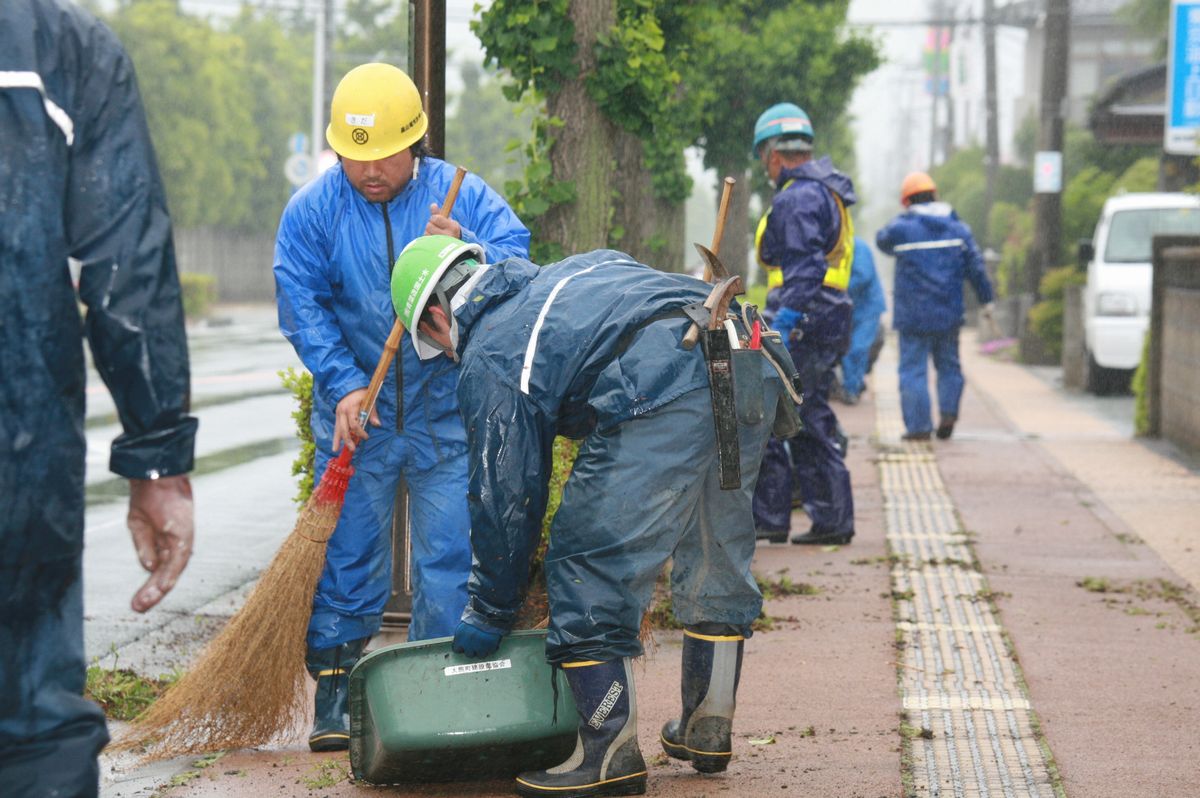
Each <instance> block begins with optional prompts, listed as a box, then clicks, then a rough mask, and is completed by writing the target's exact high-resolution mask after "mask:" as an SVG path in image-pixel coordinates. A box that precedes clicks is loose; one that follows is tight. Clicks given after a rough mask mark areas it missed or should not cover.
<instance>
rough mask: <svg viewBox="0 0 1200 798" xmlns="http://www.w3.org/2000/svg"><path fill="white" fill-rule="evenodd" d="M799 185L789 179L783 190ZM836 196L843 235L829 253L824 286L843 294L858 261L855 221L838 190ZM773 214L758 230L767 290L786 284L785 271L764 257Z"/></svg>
mask: <svg viewBox="0 0 1200 798" xmlns="http://www.w3.org/2000/svg"><path fill="white" fill-rule="evenodd" d="M794 182H796V181H795V179H794V178H793V179H791V180H788V181H787V182H786V183H784V184H783V188H781V189H779V190H780V191H787V187H788V186H790V185H791V184H792V183H794ZM829 193H830V194H832V195H833V201H834V202H836V203H837V208H838V216H839V217H841V222H842V224H841V232H840V233H839V234H838V240H837V241H836V242H835V243H834V245H833V249H831V250H829V251H828V252H826V253H825V263H826V264H828V268H826V269H825V280H824V281H823V284H824V285H827V286H829V287H830V288H836V289H837V290H839V291H845V290H846V289H847V288H849V286H850V264H851V263H853V261H854V220H853V219H851V218H850V214H849V213H847V212H846V204H845V203H844V202H842V198H841V197H839V196H838V194H837V192H836V191H830V192H829ZM770 215H771V208H767V212H766V213H764V214H763V216H762V218H761V219H759V220H758V229H757V230H755V231H754V254H755V256H756V257H757V258H758V263H759V265H760V266H762V267H763V269H764V270H765V271H766V273H767V290H770V289H772V288H779V287H780V286H781V285H783V268H782V267H780V266H775V265H772V264H770V263H767V262H766V261H765V260H763V256H762V240H763V234H764V233H766V230H767V217H769V216H770Z"/></svg>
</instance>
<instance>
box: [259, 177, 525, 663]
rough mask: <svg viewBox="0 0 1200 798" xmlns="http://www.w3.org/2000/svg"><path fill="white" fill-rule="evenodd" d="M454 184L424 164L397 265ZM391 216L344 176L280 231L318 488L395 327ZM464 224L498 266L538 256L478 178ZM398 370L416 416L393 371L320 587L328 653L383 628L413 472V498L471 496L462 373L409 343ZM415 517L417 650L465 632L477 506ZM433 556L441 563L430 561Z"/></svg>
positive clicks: (295, 209) (292, 214) (397, 218)
mask: <svg viewBox="0 0 1200 798" xmlns="http://www.w3.org/2000/svg"><path fill="white" fill-rule="evenodd" d="M453 177H454V168H453V167H452V166H450V165H449V164H447V163H445V162H444V161H440V160H438V159H436V158H430V157H426V158H422V159H421V162H420V168H419V170H418V172H417V174H416V175H415V176H414V178H413V179H412V180H411V181H410V182H409V184H408V185H407V186H405V187H404V189H403V190H402V191H401V192H400V193H399V194H398V195H397V196H396V197H395V198H393V199H392V200H391V201H390V202H388V203H387V204H386V212H387V216H386V218H387V220H388V221H389V222H390V225H391V242H392V252H393V254H394V255H397V256H398V255H399V254H400V251H401V250H402V249H403V248H404V247H405V245H407V244H408V242H410V241H411V240H412V239H414V238H416V237H418V236H421V235H424V232H425V225H426V223H427V222H428V221H429V206H430V204H431V203H436V204H438V205H441V203H442V202H443V201H444V200H445V197H446V194H447V192H448V191H449V188H450V182H451V180H452V179H453ZM384 212H385V208H384V205H383V204H382V203H373V202H368V201H367V200H366V199H365V198H364V197H363V196H362V195H361V194H360V193H358V191H357V190H355V188H354V187H353V186H352V185H351V184H350V181H349V180H348V179H347V178H346V175H345V173H344V172H343V171H342V168H341V166H340V165H338V166H334V167H333V168H331V169H330V170H328V171H327V172H325V173H324V174H323V175H322V176H321V177H319V178H318V179H317V180H314V181H313V182H312V183H309V184H308V185H306V186H305V187H304V188H302V189H300V191H298V192H297V193H296V194H295V196H293V197H292V199H291V201H290V202H289V203H288V206H287V208H286V209H285V211H284V214H283V218H282V220H281V221H280V226H279V234H278V236H277V239H276V249H275V285H276V302H277V304H278V308H279V325H280V329H281V330H282V331H283V334H284V335H285V336H286V337H287V339H288V340H289V341H290V342H291V343H292V346H293V347H295V349H296V352H297V354H299V356H300V359H301V360H302V361H303V362H304V365H305V367H306V368H308V370H309V371H310V372H312V375H313V387H314V390H313V413H312V431H313V438H314V440H315V441H316V445H317V458H316V472H317V477H318V478H319V477H320V475H321V473H322V472H323V471H324V467H325V465H326V463H327V462H328V459H329V456H330V454H331V448H332V443H333V430H334V411H335V409H336V407H337V403H338V401H339V400H340V399H341V398H342V397H344V396H345V395H346V394H348V393H349V392H351V391H353V390H356V389H358V388H365V387H367V385H368V384H369V383H370V380H371V374H372V372H373V371H374V369H375V365H376V363H377V362H378V361H379V357H380V355H381V354H382V352H383V344H384V342H385V341H386V340H387V337H388V333H389V332H390V331H391V329H392V325H393V323H394V322H395V319H396V314H395V312H394V310H393V309H392V298H391V287H390V276H391V265H392V263H391V262H390V261H389V252H388V226H387V224H385V215H384ZM451 218H453V219H454V220H455V221H457V222H458V223H459V224H460V225H461V226H462V230H463V232H462V237H463V239H464V240H465V241H470V242H473V243H479V244H482V245H483V246H484V248H485V250H486V252H487V259H488V260H489V261H492V260H499V259H502V258H507V257H510V256H514V255H516V256H523V255H526V254H527V252H528V246H529V231H528V230H527V229H526V228H525V226H524V225H523V224H521V221H520V220H519V219H518V218H517V217H516V215H515V214H514V213H513V212H512V210H511V209H510V208H509V207H508V205H507V204H506V203H505V202H504V200H503V199H502V198H501V197H500V196H499V195H498V194H497V193H496V192H495V191H493V190H492V189H491V188H490V187H488V185H487V184H486V183H484V182H483V180H482V179H480V178H479V177H478V176H476V175H471V174H469V175H467V177H466V178H465V179H464V180H463V183H462V187H461V188H460V190H459V194H458V199H457V201H456V202H455V204H454V208H453V210H452V212H451ZM397 360H398V361H400V362H402V363H403V385H404V391H403V393H404V397H403V406H404V412H403V419H402V420H401V424H398V423H397V418H396V416H397V396H396V395H397V387H396V369H395V367H393V368H392V369H391V370H389V372H388V376H387V379H386V381H385V382H384V384H383V388H382V389H381V391H380V394H379V400H378V403H377V405H376V409H377V410H378V412H379V417H380V421H381V422H382V426H381V427H369V428H368V431H369V433H370V435H371V437H370V440H369V442H370V443H371V444H372V445H371V446H368V447H360V448H362V450H361V451H359V452H358V453H356V454H355V459H354V462H355V467H356V468H357V469H358V471H359V473H360V477H359V478H356V479H355V480H352V481H351V489H350V490H351V493H348V494H347V499H346V507H345V509H344V510H343V515H342V518H341V519H340V521H339V523H338V528H337V530H336V531H335V532H334V538H333V539H331V541H330V546H329V549H328V551H327V554H326V568H325V572H324V573H323V574H322V577H321V581H320V583H319V584H318V587H317V596H316V599H315V602H314V611H313V619H312V623H311V626H310V635H309V642H310V644H313V645H315V647H317V648H326V647H331V646H334V645H338V644H340V643H343V642H347V641H349V640H353V639H357V638H361V637H364V636H369V635H370V634H372V633H373V632H374V631H375V630H377V629H378V619H379V615H380V614H381V613H382V610H383V606H384V604H385V603H386V600H387V597H388V594H389V589H390V565H391V554H390V551H391V549H390V546H389V545H387V535H388V532H389V531H390V530H389V529H388V525H389V519H391V507H392V502H393V494H394V491H395V487H396V483H397V480H398V479H399V478H400V474H401V471H404V472H405V474H406V475H407V479H408V481H409V484H410V487H414V490H415V486H417V485H422V484H424V483H426V482H428V481H430V480H436V481H437V483H438V484H439V486H440V489H441V490H444V491H445V493H446V495H448V496H464V495H465V493H466V435H465V432H464V430H463V425H462V420H461V418H460V417H459V413H458V402H457V399H456V397H455V393H454V392H455V388H456V387H457V385H458V369H457V367H456V365H455V364H454V363H453V362H452V361H450V360H449V359H446V358H438V359H437V360H433V361H427V362H422V361H421V360H420V359H418V358H417V355H416V351H415V350H414V349H413V347H412V342H411V339H410V337H409V336H408V335H407V334H406V335H405V336H404V338H403V340H402V342H401V345H400V349H399V351H398V353H397ZM393 439H395V440H393ZM368 475H378V478H375V476H371V477H369V478H368ZM356 483H357V484H356ZM426 494H427V495H429V494H428V491H426ZM415 509H418V510H420V512H418V513H415V514H414V516H413V519H412V521H413V528H412V532H413V537H414V541H415V542H414V546H416V547H417V549H418V550H417V551H415V552H414V558H413V563H412V565H413V570H414V587H415V590H414V596H413V622H412V625H411V626H410V629H409V636H410V638H411V639H414V640H417V639H422V638H424V637H431V636H441V635H448V634H451V633H452V632H453V628H454V624H455V623H457V618H458V615H459V614H460V611H461V604H462V602H464V601H465V599H466V572H467V570H468V568H469V549H468V541H467V539H466V534H467V533H466V529H467V525H468V523H469V521H468V515H467V510H466V505H465V502H463V503H461V505H460V503H458V502H455V501H443V502H441V503H440V504H439V506H437V507H432V506H426V507H424V508H415ZM421 551H425V552H427V553H428V556H427V557H419V556H417V555H419V554H420V553H421ZM448 596H449V597H453V596H461V600H460V601H459V603H458V606H451V605H453V604H454V602H453V600H451V599H448V598H447V597H448Z"/></svg>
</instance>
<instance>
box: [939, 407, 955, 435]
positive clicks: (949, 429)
mask: <svg viewBox="0 0 1200 798" xmlns="http://www.w3.org/2000/svg"><path fill="white" fill-rule="evenodd" d="M957 421H958V416H956V415H954V414H952V413H947V414H946V415H944V416H942V421H941V423H940V424H938V428H937V438H938V440H939V441H944V440H947V439H948V438H949V437H950V436H951V435H953V434H954V424H955V422H957Z"/></svg>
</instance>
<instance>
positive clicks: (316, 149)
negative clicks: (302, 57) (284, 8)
mask: <svg viewBox="0 0 1200 798" xmlns="http://www.w3.org/2000/svg"><path fill="white" fill-rule="evenodd" d="M328 4H329V0H317V18H316V23H317V24H316V30H314V31H313V88H312V127H311V129H310V135H311V136H312V143H311V144H312V163H311V164H310V166H309V177H310V179H311V178H313V177H316V175H317V156H319V155H320V154H321V150H323V149H324V148H325V146H324V145H325V108H326V106H325V61H326V56H325V21H326V20H325V10H326V6H328Z"/></svg>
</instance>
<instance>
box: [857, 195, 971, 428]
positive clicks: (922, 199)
mask: <svg viewBox="0 0 1200 798" xmlns="http://www.w3.org/2000/svg"><path fill="white" fill-rule="evenodd" d="M900 202H901V204H902V205H904V206H905V207H906V208H907V209H908V210H906V211H905V212H904V213H902V214H900V215H899V216H897V217H896V218H894V219H892V221H891V222H889V223H888V225H887V226H886V227H884V228H883V229H882V230H880V231H879V232H878V233H876V234H875V243H876V245H877V246H878V247H879V249H880V250H881V251H883V252H886V253H887V254H889V255H895V256H896V277H895V285H894V292H893V293H894V295H895V303H896V307H895V311H894V313H893V317H892V326H894V327H895V328H896V330H897V331H898V332H899V333H900V411H901V413H902V415H903V416H904V429H905V430H906V432H905V433H904V436H903V437H904V438H905V439H906V440H918V441H927V440H929V438H930V436H931V433H932V432H933V431H934V430H933V417H932V415H931V413H930V406H929V376H928V373H929V372H928V369H929V358H930V357H932V358H933V366H934V368H935V369H936V370H937V392H938V411H939V413H940V414H941V418H940V419H939V422H938V427H937V436H938V438H941V439H943V440H945V439H946V438H949V437H950V436H951V435H952V434H953V433H954V424H955V422H957V421H958V403H959V400H960V399H961V398H962V392H963V386H964V384H965V381H964V380H963V374H962V366H961V365H960V364H959V360H958V331H959V328H960V327H962V324H963V281H964V280H966V281H968V282H970V283H971V287H972V288H974V289H975V295H976V296H977V297H978V298H979V302H980V304H982V305H984V308H983V312H984V313H985V314H990V313H991V312H992V308H991V301H992V283H991V281H990V280H988V276H987V270H986V269H985V268H984V265H983V256H982V255H980V254H979V247H977V246H975V239H974V238H973V237H972V236H971V229H970V228H969V227H967V225H966V224H965V223H963V222H962V220H960V219H959V218H958V214H956V213H955V212H954V209H953V208H951V207H950V206H949V205H948V204H946V203H945V202H938V201H937V186H936V185H934V182H933V179H932V178H931V177H930V176H929V175H927V174H925V173H924V172H913V173H912V174H910V175H908V176H907V177H905V178H904V182H903V183H902V184H901V188H900Z"/></svg>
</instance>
